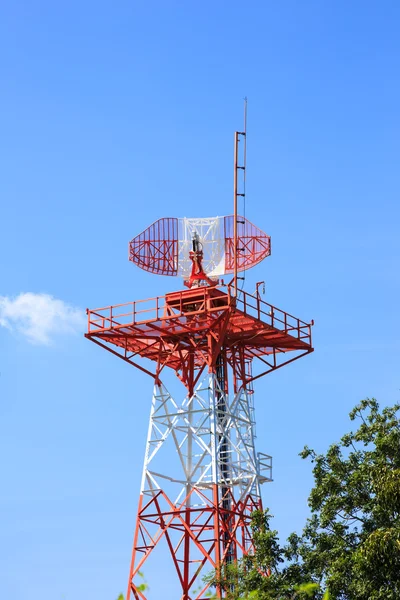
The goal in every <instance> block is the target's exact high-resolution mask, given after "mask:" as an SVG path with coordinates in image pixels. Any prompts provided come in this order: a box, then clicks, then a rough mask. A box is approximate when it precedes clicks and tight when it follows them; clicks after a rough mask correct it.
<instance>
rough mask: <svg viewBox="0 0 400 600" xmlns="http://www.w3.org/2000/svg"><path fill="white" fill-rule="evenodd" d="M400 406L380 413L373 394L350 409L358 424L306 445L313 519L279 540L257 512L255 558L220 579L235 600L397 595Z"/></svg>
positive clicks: (356, 599)
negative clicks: (329, 440)
mask: <svg viewBox="0 0 400 600" xmlns="http://www.w3.org/2000/svg"><path fill="white" fill-rule="evenodd" d="M399 409H400V406H399V405H395V406H394V407H392V408H385V409H383V410H382V411H380V409H379V405H378V403H377V402H376V400H375V399H367V400H363V401H362V402H361V403H360V404H359V405H357V406H356V407H355V408H354V410H353V411H352V412H351V413H350V419H351V420H352V421H354V422H357V423H358V429H357V430H356V431H355V432H354V433H353V432H350V433H348V434H346V435H344V436H343V437H342V439H341V440H340V442H339V443H336V444H333V445H332V446H330V448H329V449H328V451H327V452H326V453H325V454H317V453H316V452H315V451H314V450H311V449H309V448H307V447H305V448H304V450H303V452H302V453H301V456H302V458H305V459H307V458H308V459H311V462H312V463H313V465H314V467H313V474H314V487H313V489H312V491H311V494H310V497H309V506H310V509H311V517H310V518H309V519H308V521H307V523H306V526H305V528H304V531H303V533H302V535H297V534H292V535H290V536H289V538H288V540H287V543H286V544H285V545H283V546H281V545H280V543H279V539H278V532H277V531H274V530H271V528H270V520H271V515H270V514H269V513H268V511H266V512H265V513H262V512H257V513H255V514H254V515H253V517H254V518H253V525H252V527H253V537H254V542H255V547H256V550H255V553H254V556H251V557H247V558H245V559H243V560H242V561H241V562H240V563H239V564H238V565H236V566H234V567H229V568H228V569H225V570H224V571H222V572H221V574H220V576H219V577H218V578H216V579H215V583H217V584H218V583H219V584H220V585H221V586H222V587H224V589H225V590H226V591H227V592H226V593H227V594H228V595H230V597H231V598H232V599H238V598H256V599H257V600H277V599H279V600H283V599H289V598H290V599H292V598H295V597H296V598H300V597H303V598H304V597H307V596H308V597H312V598H314V599H316V600H317V599H318V600H320V599H321V598H326V597H327V592H325V595H324V593H323V591H322V589H323V588H324V589H329V592H330V598H331V599H332V600H398V599H399V598H400V421H399Z"/></svg>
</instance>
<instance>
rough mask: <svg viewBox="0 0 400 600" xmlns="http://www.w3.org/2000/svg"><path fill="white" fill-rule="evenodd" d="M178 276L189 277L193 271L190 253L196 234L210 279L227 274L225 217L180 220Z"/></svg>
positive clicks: (204, 266)
mask: <svg viewBox="0 0 400 600" xmlns="http://www.w3.org/2000/svg"><path fill="white" fill-rule="evenodd" d="M178 226H179V228H178V236H179V240H178V275H180V276H182V277H189V275H190V273H191V270H192V261H191V260H190V255H189V253H190V251H191V249H192V239H193V235H194V234H195V233H196V234H197V236H198V239H199V242H200V244H201V247H202V250H203V261H202V264H203V268H204V270H205V272H206V273H207V275H208V276H209V277H220V276H221V275H223V274H224V273H225V232H224V217H209V218H204V219H187V218H186V217H185V218H183V219H178Z"/></svg>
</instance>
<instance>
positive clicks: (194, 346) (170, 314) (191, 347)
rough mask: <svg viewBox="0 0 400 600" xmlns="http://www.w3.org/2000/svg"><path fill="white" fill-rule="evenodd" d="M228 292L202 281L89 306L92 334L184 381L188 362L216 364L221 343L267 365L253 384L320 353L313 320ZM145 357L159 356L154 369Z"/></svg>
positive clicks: (130, 358)
mask: <svg viewBox="0 0 400 600" xmlns="http://www.w3.org/2000/svg"><path fill="white" fill-rule="evenodd" d="M225 289H226V291H225V290H224V289H222V288H221V287H209V286H203V287H198V288H191V289H188V290H181V291H177V292H172V293H169V294H166V295H165V296H159V297H156V298H150V299H146V300H138V301H135V302H128V303H125V304H118V305H114V306H108V307H104V308H96V309H91V310H89V309H88V311H87V314H88V331H87V333H86V334H85V335H86V337H87V338H88V339H90V340H92V341H93V342H95V343H97V344H99V345H101V346H103V347H105V348H106V349H108V350H110V351H111V352H113V353H114V354H117V355H118V356H120V357H121V358H122V359H123V360H125V361H127V362H129V363H131V364H132V365H134V366H136V367H138V368H139V369H141V370H144V371H145V372H146V373H149V374H150V375H153V376H154V377H155V378H158V376H159V374H160V372H161V370H162V369H163V368H164V367H165V366H168V367H170V368H171V369H173V370H174V371H176V372H177V373H178V376H180V378H181V379H182V380H183V382H184V383H185V384H188V381H187V378H186V376H185V365H187V364H188V362H189V361H191V369H193V368H194V369H201V370H203V368H204V367H205V366H206V365H208V366H209V367H210V368H211V367H212V366H213V364H215V360H216V357H217V355H218V353H219V351H220V349H221V346H222V345H223V346H224V348H225V349H226V354H227V359H228V361H229V362H235V360H242V361H250V362H252V359H254V358H257V359H260V360H261V362H262V363H263V369H262V373H260V374H258V375H255V376H253V375H251V376H250V373H249V374H248V377H247V381H246V383H249V382H250V381H251V380H254V379H257V378H258V377H260V376H261V375H264V374H266V373H267V372H270V371H271V370H274V369H277V368H279V367H281V366H283V365H284V364H287V363H288V362H291V361H292V360H296V359H297V358H300V356H303V355H304V354H308V353H310V352H312V351H313V348H312V340H311V326H312V325H313V322H312V321H311V322H310V323H306V322H305V321H302V320H301V319H298V318H297V317H294V316H293V315H291V314H289V313H287V312H285V311H283V310H281V309H279V308H277V307H275V306H273V305H272V304H269V303H267V302H265V301H263V300H262V299H261V298H260V297H258V296H253V295H252V294H249V293H246V292H243V291H239V292H238V296H237V297H235V296H233V295H232V294H231V293H230V288H229V287H227V288H225ZM239 355H240V358H239ZM139 356H140V357H142V358H147V359H149V360H151V361H155V362H156V363H157V367H156V370H155V372H151V371H149V370H148V369H145V368H144V367H143V366H141V365H138V364H137V363H136V359H137V357H139ZM243 378H245V377H242V379H243ZM190 387H191V386H190Z"/></svg>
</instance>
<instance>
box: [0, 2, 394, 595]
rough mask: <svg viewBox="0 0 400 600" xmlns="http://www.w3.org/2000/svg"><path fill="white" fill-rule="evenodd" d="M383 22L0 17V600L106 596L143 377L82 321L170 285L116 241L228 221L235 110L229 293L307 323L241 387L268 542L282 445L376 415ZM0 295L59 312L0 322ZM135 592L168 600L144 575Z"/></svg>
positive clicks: (283, 479) (385, 115)
mask: <svg viewBox="0 0 400 600" xmlns="http://www.w3.org/2000/svg"><path fill="white" fill-rule="evenodd" d="M399 18H400V7H399V4H398V3H397V2H395V1H389V0H388V1H385V2H381V3H376V2H369V1H363V2H361V1H357V0H354V1H353V2H351V3H350V2H344V1H340V0H338V1H336V2H330V1H326V2H323V3H322V2H317V1H315V2H313V1H309V0H305V1H304V2H301V3H300V2H296V1H283V2H279V3H276V2H270V1H266V2H259V1H250V2H248V3H246V4H245V3H243V2H241V3H239V2H236V1H235V0H233V1H231V2H223V1H221V2H209V1H208V0H206V1H205V2H202V3H195V2H176V1H171V2H151V1H150V2H147V3H139V2H128V1H124V0H121V2H119V3H114V5H111V4H110V3H108V2H107V3H106V2H101V1H97V2H91V1H87V2H76V1H73V0H72V1H71V2H68V3H67V2H58V3H54V2H44V1H37V2H28V1H26V2H22V1H17V2H10V1H7V0H5V1H4V2H3V3H2V5H1V7H0V56H1V59H0V73H1V77H0V164H1V178H0V200H1V222H2V228H1V236H0V256H1V260H0V297H1V300H0V310H3V314H2V316H1V313H0V322H1V323H2V325H0V372H1V375H0V428H1V430H0V455H1V457H2V467H1V473H2V476H1V493H0V515H1V516H0V521H1V522H0V596H1V597H2V598H7V599H11V598H12V599H13V600H22V598H26V596H27V594H29V597H30V598H31V600H61V599H64V600H87V599H88V598H96V599H97V600H110V599H111V600H112V599H113V598H115V597H116V596H117V595H118V593H119V592H120V591H125V587H126V580H127V576H128V569H129V562H130V554H131V544H132V535H133V528H134V521H135V513H136V507H137V498H138V492H139V485H140V474H141V467H142V457H143V451H144V444H145V437H146V432H147V423H148V415H149V408H150V398H151V381H150V380H148V379H147V378H146V376H145V375H143V374H141V373H139V372H138V371H136V370H134V369H132V368H130V367H129V366H128V365H126V364H124V363H123V361H118V360H117V359H116V358H114V357H113V356H111V355H110V354H108V353H106V352H104V351H102V350H101V349H99V348H98V347H96V346H95V345H94V344H90V343H89V342H88V341H86V340H85V339H84V338H83V329H84V326H85V325H84V311H85V308H86V307H96V306H106V305H109V304H116V303H120V302H127V301H130V300H133V299H139V298H145V297H151V296H155V295H161V294H163V293H165V292H166V291H169V290H172V289H174V288H177V287H180V282H179V281H175V280H172V279H171V278H161V277H156V276H154V275H151V274H149V273H145V272H142V271H140V270H139V269H137V268H136V267H135V266H134V265H132V264H130V263H129V262H128V261H127V243H128V241H129V240H130V239H131V238H133V237H134V236H135V235H136V234H137V233H139V232H140V231H142V230H143V229H144V228H145V227H147V226H148V225H149V224H150V223H151V222H152V221H154V220H155V219H158V218H160V217H162V216H177V217H180V216H188V217H189V216H194V217H195V216H212V215H214V214H220V215H221V214H230V213H231V211H232V143H233V131H234V130H235V129H237V128H240V127H241V125H242V99H243V96H245V95H247V96H248V98H249V118H248V181H247V207H246V214H247V216H248V218H249V219H250V220H252V221H254V222H255V223H256V224H257V225H258V226H259V227H260V228H261V229H263V230H264V231H266V232H267V233H268V234H270V235H271V237H272V249H273V253H272V256H271V257H270V258H268V259H267V260H266V261H264V263H263V264H262V265H260V266H258V267H256V268H255V269H254V270H253V272H249V273H248V276H247V281H246V289H248V291H250V292H251V291H253V290H254V283H255V282H256V281H258V280H260V279H265V281H266V297H265V298H266V300H267V301H268V302H271V303H272V304H275V305H276V306H278V307H280V308H282V309H285V310H287V311H288V312H291V313H293V314H295V315H297V316H299V317H300V318H303V319H305V320H308V319H311V318H314V319H315V328H314V345H315V353H314V354H313V355H311V356H309V357H307V358H305V359H302V360H300V361H298V362H296V363H294V364H292V365H290V366H288V367H286V368H285V369H282V370H280V371H277V372H276V373H273V374H272V375H270V376H268V377H266V378H265V379H263V380H260V381H258V382H257V386H256V412H257V433H258V440H257V442H258V450H260V451H263V452H267V453H269V454H272V455H273V457H274V480H275V481H274V483H272V484H270V485H268V486H267V487H265V489H264V503H265V505H266V506H269V507H270V508H271V511H272V513H273V514H274V515H275V523H274V524H275V526H276V528H277V529H278V530H279V531H280V532H281V535H282V537H285V536H286V535H287V534H288V533H289V532H290V531H292V530H300V529H301V527H302V526H303V524H304V521H305V518H306V516H307V514H308V510H307V496H308V493H309V490H310V486H311V484H312V478H311V469H310V465H309V464H307V463H304V462H303V461H301V459H300V458H299V457H298V452H299V451H300V450H301V449H302V447H303V445H304V444H308V445H309V446H311V447H314V448H315V449H317V450H318V451H323V450H324V449H326V447H327V445H328V444H329V443H330V442H332V441H334V440H336V439H337V438H338V437H340V436H341V435H342V433H344V432H345V431H346V430H347V428H348V427H349V422H348V418H347V414H348V412H349V410H350V409H351V408H352V407H353V406H354V404H355V403H356V402H357V401H358V400H360V399H362V398H364V397H365V396H375V397H376V398H377V399H378V400H379V401H380V402H381V403H382V404H392V403H394V402H395V401H398V400H399V395H400V391H399V388H400V381H399V377H398V364H399V358H400V342H399V310H398V298H399V292H400V280H399V256H400V249H399V233H398V230H399V217H400V210H399V191H400V176H399V167H398V160H399V150H400V148H399V145H400V142H399V140H400V117H399V105H400V85H399V78H398V73H399V66H400V65H399V62H400V61H399V59H400V41H399V36H398V23H399ZM21 293H30V294H47V295H49V296H52V297H54V298H56V299H58V300H60V302H61V303H62V304H61V305H59V306H58V308H59V310H58V312H57V310H56V311H55V313H54V315H53V313H52V314H51V315H50V313H49V309H48V305H46V304H41V305H40V306H38V303H37V302H36V303H35V296H34V297H33V300H32V297H29V298H31V300H32V302H28V304H27V303H26V302H25V304H24V308H23V309H21V307H19V309H18V310H16V311H14V313H13V317H11V316H10V312H8V313H7V314H8V316H5V313H4V310H5V309H4V306H5V305H6V304H5V303H7V302H8V303H10V302H13V299H15V297H17V296H18V295H19V294H21ZM25 298H26V297H25ZM40 298H41V301H42V302H46V296H44V297H43V296H41V297H40ZM47 300H48V298H47ZM49 302H50V304H51V301H49ZM63 303H65V304H63ZM67 305H68V306H69V307H70V308H68V306H67ZM13 306H14V305H13ZM51 306H52V307H53V308H54V305H53V304H51ZM14 308H15V306H14ZM29 311H31V312H29ZM49 315H50V316H49ZM52 315H53V316H52ZM80 315H83V319H82V317H81V316H80ZM27 316H30V317H31V319H34V326H35V327H36V330H35V331H37V330H38V329H39V330H40V331H41V332H42V334H43V331H44V334H43V335H44V337H45V338H46V336H48V339H43V335H42V340H41V342H42V343H38V340H37V339H36V343H32V341H35V340H32V335H31V336H30V337H29V336H28V337H27V336H26V335H24V333H23V332H21V331H20V329H19V328H20V327H21V326H22V325H23V324H24V323H25V332H26V319H27ZM68 325H70V330H68ZM30 327H32V320H31V322H30ZM71 330H74V331H75V334H73V333H72V334H71ZM30 331H31V329H30ZM31 334H32V331H31ZM39 342H40V340H39ZM43 342H44V343H43ZM46 342H47V343H46ZM49 342H50V343H49ZM146 576H147V579H148V580H149V582H150V584H151V589H152V596H151V598H153V599H155V600H158V598H160V597H161V596H162V597H163V598H165V600H175V599H176V594H175V593H174V587H173V579H174V578H173V575H172V570H171V569H168V567H167V566H166V565H165V564H164V563H161V562H160V563H159V564H158V565H157V567H154V570H150V571H148V572H146ZM161 582H162V583H161ZM161 590H162V591H161Z"/></svg>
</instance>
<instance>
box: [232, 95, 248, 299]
mask: <svg viewBox="0 0 400 600" xmlns="http://www.w3.org/2000/svg"><path fill="white" fill-rule="evenodd" d="M246 133H247V98H245V99H244V126H243V131H235V136H234V152H233V163H234V167H233V263H234V271H233V290H234V296H235V297H236V296H237V280H238V252H240V251H241V249H240V248H238V227H237V226H238V198H239V197H241V198H243V200H245V197H246V153H247V152H246V150H247V149H246V146H247V136H246ZM241 139H242V140H243V152H242V161H243V162H242V164H241V165H240V164H239V161H240V158H239V142H240V140H241ZM239 170H241V171H243V178H242V186H241V191H239V186H238V179H239V177H238V174H239Z"/></svg>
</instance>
